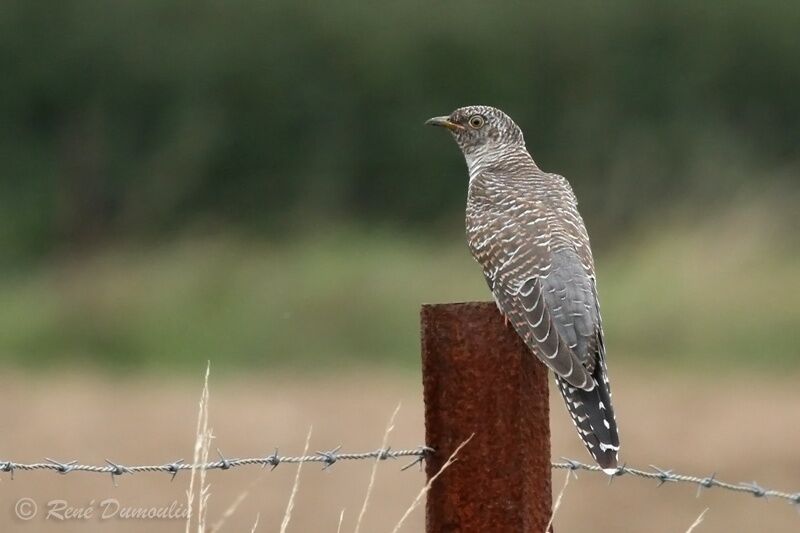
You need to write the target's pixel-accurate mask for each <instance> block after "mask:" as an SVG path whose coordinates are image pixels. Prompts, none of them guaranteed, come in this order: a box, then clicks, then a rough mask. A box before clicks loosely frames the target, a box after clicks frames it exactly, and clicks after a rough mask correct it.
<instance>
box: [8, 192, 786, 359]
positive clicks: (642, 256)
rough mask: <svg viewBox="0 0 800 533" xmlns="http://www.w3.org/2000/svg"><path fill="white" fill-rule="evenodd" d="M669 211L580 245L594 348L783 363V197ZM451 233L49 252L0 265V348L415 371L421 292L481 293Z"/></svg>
mask: <svg viewBox="0 0 800 533" xmlns="http://www.w3.org/2000/svg"><path fill="white" fill-rule="evenodd" d="M788 213H789V215H786V216H783V215H781V216H779V214H778V212H777V211H770V210H769V209H768V208H766V207H764V206H761V207H752V206H751V207H741V208H738V209H736V210H735V211H732V214H731V215H723V216H718V217H714V218H713V219H711V221H705V222H703V221H702V220H696V219H693V218H692V216H691V215H686V216H679V215H677V214H676V215H675V216H673V217H672V218H669V219H666V220H664V219H662V220H659V221H657V222H654V223H652V224H649V225H644V226H642V227H640V228H638V229H637V230H636V232H635V233H634V234H628V235H620V236H619V238H620V241H623V242H626V243H627V244H625V245H615V246H611V245H609V246H603V245H601V246H596V248H597V250H596V252H597V267H598V271H599V280H600V286H599V287H600V297H601V302H602V309H603V317H604V323H605V327H606V330H607V344H608V346H609V350H610V353H611V357H612V358H613V359H612V360H615V361H621V360H631V361H636V362H637V363H639V364H653V365H659V364H669V365H673V364H680V365H683V366H686V367H687V368H691V369H693V370H697V371H700V370H701V369H702V371H703V372H711V373H714V374H716V373H719V372H720V371H723V372H724V371H726V370H727V369H728V368H730V367H736V366H743V365H744V366H748V367H761V368H764V369H768V370H772V371H775V372H781V371H783V369H785V368H797V367H798V365H800V357H799V356H798V354H800V348H798V336H797V327H798V324H800V306H798V305H797V304H796V297H794V296H792V294H795V293H796V291H797V287H798V281H797V280H798V279H800V245H799V244H800V237H798V232H796V231H794V229H793V227H794V226H793V225H795V224H796V223H795V222H794V220H793V218H792V216H791V212H788ZM488 298H489V295H488V291H487V290H486V287H485V285H484V283H483V279H482V276H481V274H480V271H479V269H478V267H477V265H476V264H474V262H473V261H472V259H471V258H470V257H469V254H468V252H467V250H466V247H465V245H464V244H463V237H462V236H461V235H456V236H454V237H453V238H452V239H451V240H449V241H445V242H444V243H442V242H438V241H436V242H435V241H432V240H430V239H429V238H426V236H404V237H401V236H398V235H396V234H385V233H380V232H377V231H376V232H373V233H367V232H363V231H361V232H342V231H339V232H335V233H321V234H318V235H313V236H309V237H307V238H304V239H299V240H297V241H292V242H291V243H280V244H275V243H270V242H264V241H256V240H252V239H250V240H247V239H242V238H235V237H231V236H230V235H217V236H214V237H211V236H205V237H198V236H195V237H192V238H185V239H181V240H179V241H178V242H169V243H165V244H163V245H161V246H156V247H153V246H150V247H146V248H144V247H143V248H139V247H136V246H132V245H131V246H124V247H123V246H117V247H112V248H109V249H106V250H104V251H96V252H93V253H91V254H88V255H86V254H84V255H80V256H76V258H74V259H64V258H60V259H59V260H58V261H54V262H53V263H52V264H44V265H42V266H40V267H37V268H35V269H32V270H29V271H24V272H17V273H15V274H7V275H5V276H4V277H3V279H2V281H0V364H11V365H14V366H21V367H26V368H33V369H41V368H59V367H67V366H69V367H74V366H80V365H88V366H93V367H96V366H99V367H100V368H106V369H109V370H111V371H119V370H120V369H122V370H124V371H139V370H148V369H149V370H156V371H160V370H163V369H164V368H170V367H173V368H198V367H200V366H202V365H203V363H204V362H205V361H206V360H208V359H213V360H214V362H215V368H216V371H217V372H223V373H224V372H228V371H235V370H237V369H240V368H247V369H253V368H256V367H275V366H283V367H292V368H296V369H299V370H301V371H303V372H308V371H312V370H320V371H328V370H331V369H334V368H342V367H350V366H353V365H356V364H358V365H362V364H365V363H369V364H375V365H383V364H385V363H390V364H393V365H395V366H397V367H399V368H406V369H415V368H416V365H417V361H418V359H417V357H418V318H417V316H418V309H419V305H420V303H422V302H447V301H464V300H473V299H484V300H485V299H488Z"/></svg>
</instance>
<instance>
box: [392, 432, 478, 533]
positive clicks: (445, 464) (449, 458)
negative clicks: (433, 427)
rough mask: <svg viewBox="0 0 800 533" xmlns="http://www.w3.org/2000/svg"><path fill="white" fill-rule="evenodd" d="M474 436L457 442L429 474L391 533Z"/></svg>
mask: <svg viewBox="0 0 800 533" xmlns="http://www.w3.org/2000/svg"><path fill="white" fill-rule="evenodd" d="M474 436H475V434H474V433H473V434H472V435H470V436H469V437H467V439H466V440H465V441H464V442H462V443H461V444H459V445H458V448H456V449H455V450H453V453H452V454H450V457H448V458H447V461H445V462H444V464H443V465H442V467H441V468H440V469H439V471H438V472H436V473H435V474H434V475H433V476H431V478H430V479H429V480H428V483H427V484H426V485H425V486H424V487H422V489H420V491H419V493H418V494H417V497H416V498H414V501H413V502H411V505H410V506H409V508H408V509H406V512H405V513H404V514H403V516H401V517H400V521H399V522H397V525H396V526H394V529H393V530H392V533H397V532H398V531H400V528H401V527H402V526H403V522H405V521H406V519H407V518H408V517H409V516H410V515H411V513H412V512H413V511H414V509H416V508H417V507H418V506H419V504H420V502H421V501H422V498H423V497H424V496H425V495H426V494H427V493H428V491H429V490H431V486H432V485H433V482H434V481H436V478H438V477H439V476H440V475H442V472H444V471H445V469H447V467H449V466H450V465H451V464H453V463H455V462H456V455H458V452H460V451H461V448H463V447H464V446H466V445H467V443H468V442H469V441H471V440H472V437H474Z"/></svg>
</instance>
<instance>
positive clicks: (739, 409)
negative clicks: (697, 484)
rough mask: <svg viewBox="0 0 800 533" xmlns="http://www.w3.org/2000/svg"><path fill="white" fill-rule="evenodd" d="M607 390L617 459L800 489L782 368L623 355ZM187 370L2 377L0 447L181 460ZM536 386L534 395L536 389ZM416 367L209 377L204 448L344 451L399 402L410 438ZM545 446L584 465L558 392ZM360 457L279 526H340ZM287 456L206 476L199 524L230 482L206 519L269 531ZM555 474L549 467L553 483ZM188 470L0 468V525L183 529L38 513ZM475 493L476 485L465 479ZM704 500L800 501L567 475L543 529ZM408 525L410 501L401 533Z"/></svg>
mask: <svg viewBox="0 0 800 533" xmlns="http://www.w3.org/2000/svg"><path fill="white" fill-rule="evenodd" d="M611 370H612V373H613V378H614V385H615V390H614V395H615V398H614V399H615V403H616V404H617V406H618V407H617V409H618V418H619V421H620V426H621V431H622V438H623V445H624V448H623V460H625V461H627V462H628V463H629V464H630V465H633V466H638V467H643V468H646V467H647V466H648V465H650V464H654V465H657V466H659V467H662V468H674V469H675V470H676V471H678V472H681V473H688V474H697V475H707V474H710V473H712V472H717V473H718V476H719V478H721V479H724V480H727V481H733V482H739V481H746V482H749V481H752V480H756V481H758V482H759V483H760V484H762V485H764V486H767V487H769V488H774V489H779V490H787V491H791V490H800V475H798V472H800V456H798V454H797V443H798V442H800V398H798V396H797V394H796V380H797V377H798V375H797V374H794V375H786V376H783V377H764V376H762V377H759V378H753V377H752V376H750V375H748V374H746V373H744V372H739V373H736V372H734V373H729V374H727V375H726V376H725V377H723V378H721V379H716V380H714V381H707V380H706V377H705V376H702V375H696V376H689V375H687V374H686V373H676V374H670V373H665V372H664V371H663V370H659V371H657V372H654V371H652V370H651V369H650V368H647V367H637V366H634V365H632V364H626V365H625V366H624V367H622V366H619V365H618V366H613V362H612V368H611ZM201 385H202V383H201V377H200V375H199V373H198V378H197V379H196V380H192V379H187V378H185V377H181V378H175V379H173V378H171V377H170V376H168V375H166V374H165V375H162V376H161V377H160V378H159V377H157V378H153V377H152V376H149V377H148V378H147V379H144V378H134V379H127V380H126V379H123V380H117V379H114V378H112V377H108V376H104V377H100V376H97V375H94V376H92V375H83V374H77V373H75V374H70V373H67V374H65V375H60V376H51V377H48V378H46V379H34V378H32V377H31V376H29V375H25V374H15V373H11V374H6V375H5V376H4V379H3V387H2V389H0V402H2V404H3V405H5V406H7V408H6V409H4V416H3V419H2V421H1V422H0V442H2V445H1V446H0V457H2V458H11V459H13V460H16V461H19V462H34V461H39V460H41V459H42V458H43V457H52V458H55V459H58V460H68V459H79V460H80V461H81V462H87V463H102V462H103V461H104V460H105V459H110V460H112V461H117V462H122V463H125V464H144V463H147V464H152V463H164V462H170V461H172V460H175V459H178V458H184V459H187V460H189V459H191V457H192V447H193V443H194V435H195V426H196V415H197V403H198V399H199V395H200V389H201ZM551 393H552V391H551ZM421 397H422V396H421V385H420V379H419V377H418V376H415V375H414V374H413V373H408V372H399V373H398V372H388V371H386V370H375V369H373V370H364V371H359V372H352V373H347V374H341V375H337V376H333V377H323V376H317V377H300V376H298V375H297V374H291V373H282V374H270V373H263V374H250V375H247V376H245V375H226V376H224V377H219V378H215V376H214V374H213V371H212V375H211V389H210V425H211V426H212V427H213V433H214V435H215V437H216V438H215V440H214V441H213V443H212V449H213V448H216V447H219V448H220V449H221V450H222V451H223V452H224V453H225V454H226V455H228V456H230V457H234V456H239V457H244V456H248V457H250V456H261V455H267V454H269V453H272V451H273V450H274V448H275V447H276V446H277V447H279V448H280V451H281V453H283V454H286V455H290V454H291V455H294V454H300V453H301V452H302V449H303V445H304V440H305V437H306V433H307V431H308V428H309V427H310V426H311V427H313V434H312V437H311V443H310V449H311V450H325V449H330V448H333V447H335V446H337V445H339V444H341V445H343V449H345V450H354V451H366V450H373V449H376V448H378V447H380V443H381V439H382V437H383V433H384V429H385V427H386V424H387V421H388V419H389V416H390V415H391V412H392V410H393V409H394V408H395V406H396V405H397V404H398V402H400V403H402V407H401V410H400V413H399V415H398V417H397V421H396V424H395V429H394V431H393V433H392V434H391V436H390V439H389V442H390V444H391V445H393V446H394V447H395V448H400V447H414V446H417V445H418V444H421V443H422V442H423V440H424V430H423V416H422V415H423V406H422V400H421ZM552 400H553V402H552V404H551V405H552V413H551V427H552V431H553V438H552V441H553V447H552V448H553V458H554V459H558V458H559V457H561V456H565V457H570V458H575V459H578V460H584V461H586V460H587V457H586V454H585V451H584V450H583V449H582V447H581V445H580V443H579V442H578V439H577V438H576V437H575V435H574V430H573V428H572V425H571V423H570V422H569V420H568V417H567V416H566V413H565V412H564V410H563V407H562V406H561V404H560V401H559V399H558V398H556V397H553V398H552ZM403 464H404V463H403V462H401V461H398V462H387V463H383V464H381V465H380V466H379V469H378V473H377V479H376V483H375V489H374V493H373V495H372V497H371V501H370V504H369V506H368V509H367V512H366V515H365V518H364V522H363V524H362V528H361V531H365V532H380V531H391V530H392V528H393V527H394V525H395V524H396V523H397V521H398V520H399V518H400V516H401V515H402V514H403V512H404V511H405V510H406V509H407V508H408V506H409V505H410V503H411V502H412V500H413V498H414V496H415V495H416V493H417V492H418V491H419V490H420V488H421V487H422V486H423V484H424V475H423V474H422V473H421V472H420V471H418V470H416V469H412V470H409V471H405V472H401V471H400V467H401V466H402V465H403ZM371 466H372V465H371V463H370V462H353V463H340V464H336V465H335V466H334V467H332V468H331V469H329V470H327V471H322V470H321V469H320V467H319V465H313V464H308V465H305V466H304V467H303V470H302V472H301V476H300V485H299V491H298V495H297V500H296V506H295V509H294V512H293V515H292V521H291V523H290V525H289V528H288V531H296V532H301V531H302V532H318V531H319V532H323V531H336V530H337V526H338V521H339V516H340V512H341V511H342V510H344V521H343V524H342V531H353V528H354V527H355V521H356V518H357V516H358V514H359V511H360V509H361V505H362V502H363V498H364V494H365V492H366V489H367V485H368V481H369V476H370V470H371ZM295 472H296V467H295V466H288V465H287V466H280V467H278V468H277V469H276V470H275V471H272V472H270V471H269V470H265V469H259V468H258V467H244V468H240V469H235V470H231V471H227V472H212V473H211V474H209V479H210V484H211V488H210V490H211V498H210V507H209V515H208V516H209V521H208V523H209V525H213V524H215V523H216V522H217V521H218V519H219V518H220V517H221V516H222V514H223V513H224V511H225V510H226V509H228V508H229V506H230V505H231V504H232V502H234V500H236V498H237V497H238V496H239V495H241V494H242V493H243V492H246V493H247V497H246V499H245V500H244V501H243V503H242V504H241V505H240V506H239V507H238V509H237V510H236V511H235V512H234V513H233V515H232V516H231V517H230V518H228V519H227V521H226V522H225V523H224V524H223V527H222V528H221V529H220V531H250V529H251V527H252V525H253V524H254V522H255V521H256V517H258V521H259V522H258V523H259V528H258V531H278V530H279V527H280V523H281V520H282V518H283V514H284V509H285V507H286V504H287V501H288V498H289V494H290V492H291V487H292V483H293V480H294V476H295ZM564 476H565V472H563V471H555V472H554V476H553V487H554V491H556V492H557V491H558V490H559V489H560V488H561V485H562V484H563V481H564ZM188 483H189V475H188V473H182V474H180V475H178V477H177V478H176V479H175V480H174V481H172V482H170V479H169V476H168V475H166V474H164V475H161V474H137V475H136V476H123V477H121V478H120V479H119V483H118V486H117V487H114V486H113V485H112V482H111V479H110V477H109V476H100V475H92V474H86V473H73V474H70V475H67V476H61V475H57V474H54V473H50V472H17V473H16V475H15V478H14V480H13V481H12V480H11V478H10V477H9V475H8V474H3V475H2V481H0V494H2V497H1V498H0V500H1V501H2V503H1V505H2V506H3V509H2V511H1V512H0V531H20V532H38V531H44V532H49V531H52V532H84V531H85V532H95V531H97V532H100V531H109V532H110V531H114V532H128V531H141V530H143V529H147V530H148V531H151V532H152V533H157V532H172V531H183V530H184V523H183V522H181V521H168V520H162V521H159V520H149V521H142V520H123V519H120V518H116V519H109V520H100V519H98V518H94V519H90V520H70V521H58V520H53V519H51V520H47V519H45V518H44V517H43V513H44V512H45V510H46V507H47V502H48V501H50V500H53V499H63V500H66V501H68V502H69V505H71V506H76V507H86V506H97V505H99V502H100V501H102V500H104V499H106V498H114V499H116V500H117V501H119V503H120V505H122V506H130V507H162V506H168V505H169V504H170V503H172V502H173V501H176V502H178V503H179V504H185V498H186V496H185V491H186V489H187V487H188ZM476 490H478V488H477V487H476ZM25 497H27V498H31V499H33V500H34V501H35V502H36V503H37V504H38V506H39V515H38V516H37V517H35V518H34V519H32V520H30V521H28V522H24V521H21V520H20V519H18V518H16V517H15V511H14V506H15V503H16V502H17V501H18V500H19V499H20V498H25ZM706 508H708V509H709V510H708V512H707V513H706V516H705V521H704V522H703V523H702V524H701V525H700V526H698V528H697V529H695V531H696V532H699V533H713V532H731V531H742V532H746V531H759V532H762V531H797V530H798V529H799V528H800V514H799V513H798V512H797V510H796V509H794V508H792V506H790V505H788V504H787V503H786V502H784V501H778V500H768V501H763V500H760V499H756V498H753V497H751V496H748V495H743V494H734V493H729V492H724V491H722V490H720V489H713V490H705V491H703V492H702V493H701V494H700V496H699V497H697V496H696V490H695V488H694V487H693V486H688V485H678V484H667V485H665V486H662V487H660V488H658V487H657V484H656V483H655V482H652V481H647V480H642V479H635V478H628V477H622V478H617V479H615V480H614V482H613V483H611V484H609V483H608V481H607V479H606V478H605V477H603V476H601V475H598V474H595V473H588V472H584V473H580V474H579V477H578V479H577V480H575V479H573V480H572V481H571V482H570V484H569V486H568V488H567V490H566V493H565V495H564V501H563V504H562V506H561V508H560V509H559V511H558V513H557V516H556V520H555V527H556V531H560V532H562V531H564V532H565V531H570V532H582V531H647V532H654V533H661V532H665V533H666V532H670V533H672V532H684V531H686V529H687V528H688V527H689V525H690V524H691V523H692V522H693V521H694V520H695V518H696V517H697V516H698V515H699V514H700V513H701V512H702V511H703V510H704V509H706ZM423 527H424V509H423V508H418V509H417V510H416V511H415V512H414V514H413V515H412V517H411V519H410V520H409V521H408V522H407V523H406V525H405V526H404V529H403V530H404V531H410V532H411V531H413V532H418V531H422V530H423Z"/></svg>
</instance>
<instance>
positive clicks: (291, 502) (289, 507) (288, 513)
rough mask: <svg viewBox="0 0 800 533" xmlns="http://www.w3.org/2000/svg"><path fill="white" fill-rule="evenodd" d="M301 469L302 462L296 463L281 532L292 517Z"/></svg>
mask: <svg viewBox="0 0 800 533" xmlns="http://www.w3.org/2000/svg"><path fill="white" fill-rule="evenodd" d="M311 430H312V428H311V427H309V428H308V435H307V436H306V445H305V447H304V448H303V455H305V454H306V453H308V445H309V443H310V442H311ZM302 469H303V463H297V474H295V476H294V485H292V493H291V495H290V496H289V503H287V504H286V512H285V513H284V514H283V522H282V523H281V533H286V528H287V527H288V526H289V521H290V520H291V519H292V509H294V498H295V496H296V495H297V488H298V487H299V486H300V471H301V470H302Z"/></svg>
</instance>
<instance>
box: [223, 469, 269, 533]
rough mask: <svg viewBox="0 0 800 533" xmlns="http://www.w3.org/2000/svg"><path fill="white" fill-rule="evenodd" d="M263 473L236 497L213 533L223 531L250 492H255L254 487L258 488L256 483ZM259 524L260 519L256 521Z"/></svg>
mask: <svg viewBox="0 0 800 533" xmlns="http://www.w3.org/2000/svg"><path fill="white" fill-rule="evenodd" d="M263 473H264V471H263V470H262V471H261V473H259V474H258V476H257V477H256V479H254V480H253V481H251V482H250V484H249V485H248V486H247V488H246V489H244V490H243V491H242V492H240V493H239V495H238V496H236V499H235V500H233V502H232V503H231V504H230V506H228V508H227V509H225V512H223V513H222V516H220V518H219V520H217V522H216V523H215V524H214V525H212V526H211V533H219V531H220V530H222V526H224V525H225V522H226V521H227V520H228V518H230V517H231V516H233V514H234V513H235V512H236V510H237V509H238V508H239V506H240V505H241V504H242V502H243V501H245V500H246V499H247V497H248V496H249V495H250V491H251V490H253V487H255V486H256V483H258V482H259V481H261V476H262V475H263ZM257 523H258V519H256V524H257Z"/></svg>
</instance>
